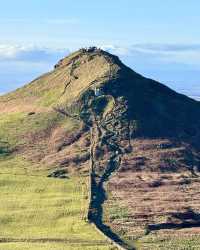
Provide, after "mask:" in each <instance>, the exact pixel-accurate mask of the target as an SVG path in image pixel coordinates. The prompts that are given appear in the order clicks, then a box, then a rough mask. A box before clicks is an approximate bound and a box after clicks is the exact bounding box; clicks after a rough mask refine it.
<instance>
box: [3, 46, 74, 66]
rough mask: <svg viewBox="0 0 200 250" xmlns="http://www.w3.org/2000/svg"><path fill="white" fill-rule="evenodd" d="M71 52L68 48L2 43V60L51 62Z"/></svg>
mask: <svg viewBox="0 0 200 250" xmlns="http://www.w3.org/2000/svg"><path fill="white" fill-rule="evenodd" d="M68 54H69V50H68V49H66V50H65V49H51V48H43V47H38V46H34V45H29V46H20V45H5V44H0V61H1V62H2V61H13V62H15V61H27V62H45V61H47V62H49V61H55V60H59V59H60V58H61V57H63V56H66V55H68Z"/></svg>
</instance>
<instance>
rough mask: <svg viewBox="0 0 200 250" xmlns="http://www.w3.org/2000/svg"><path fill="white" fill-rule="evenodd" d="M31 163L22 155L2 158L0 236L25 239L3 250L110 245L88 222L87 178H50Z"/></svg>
mask: <svg viewBox="0 0 200 250" xmlns="http://www.w3.org/2000/svg"><path fill="white" fill-rule="evenodd" d="M29 164H30V163H28V162H25V161H24V160H23V159H21V158H20V157H16V158H10V157H8V158H4V159H2V158H1V160H0V192H1V200H2V201H3V202H1V204H0V220H1V224H0V238H1V239H8V241H9V239H10V240H11V241H12V240H14V239H18V240H19V241H21V242H18V243H16V242H15V243H12V242H10V243H1V244H0V249H2V250H4V249H48V250H49V249H59V250H61V249H79V248H80V249H109V247H108V245H109V244H108V242H106V241H105V239H104V238H103V236H101V235H99V234H98V233H97V232H96V231H95V230H94V228H93V227H92V226H91V225H89V224H88V223H87V222H86V213H87V206H88V200H87V177H80V176H72V177H70V178H69V179H67V180H58V179H52V178H47V177H46V171H44V170H39V169H40V168H35V169H37V170H32V171H28V172H27V168H28V165H29ZM38 167H39V166H38ZM80 184H81V185H80ZM33 239H35V240H36V242H34V243H30V242H28V241H29V240H33ZM38 239H45V240H44V241H43V243H42V242H37V241H38ZM48 240H53V241H54V240H55V242H48ZM26 241H27V242H26ZM56 241H58V242H57V243H56ZM59 241H60V242H59ZM62 241H63V242H62ZM90 247H91V248H90Z"/></svg>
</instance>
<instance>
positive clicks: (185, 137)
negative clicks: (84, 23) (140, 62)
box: [0, 47, 200, 250]
mask: <svg viewBox="0 0 200 250" xmlns="http://www.w3.org/2000/svg"><path fill="white" fill-rule="evenodd" d="M0 116H1V122H0V154H1V155H3V157H23V158H24V159H25V160H26V161H28V162H29V163H30V167H29V168H27V171H32V170H33V169H34V168H37V167H38V166H40V168H42V169H43V170H45V171H46V170H48V174H47V175H48V176H49V177H50V178H63V179H66V180H65V181H66V182H67V181H68V178H71V176H76V175H80V176H87V177H88V186H87V191H88V211H87V221H89V222H90V223H93V224H94V225H95V227H96V229H97V230H99V231H101V232H103V234H104V235H105V237H107V238H109V239H110V240H111V241H112V242H113V244H116V246H118V247H122V248H123V249H152V250H153V249H178V248H177V247H178V246H180V244H183V243H184V242H187V244H189V243H188V242H190V243H191V244H193V245H194V246H195V244H197V242H199V244H200V237H199V236H198V234H199V233H200V203H199V199H200V193H199V189H200V175H199V171H200V154H199V153H200V152H199V151H200V103H199V102H197V101H195V100H193V99H191V98H189V97H187V96H184V95H181V94H178V93H176V92H175V91H173V90H171V89H170V88H168V87H166V86H165V85H163V84H161V83H159V82H156V81H154V80H151V79H148V78H145V77H143V76H142V75H140V74H138V73H136V72H134V71H133V70H132V69H130V68H128V67H127V66H125V65H124V64H123V63H122V62H121V61H120V59H119V58H118V57H117V56H114V55H112V54H110V53H108V52H106V51H103V50H101V49H97V48H95V47H92V48H88V49H80V50H79V51H77V52H75V53H72V54H71V55H69V56H68V57H66V58H64V59H62V60H60V61H59V62H58V63H57V64H56V65H55V67H54V69H53V70H52V71H51V72H49V73H47V74H45V75H43V76H41V77H39V78H37V79H36V80H34V81H33V82H31V83H30V84H28V85H26V86H24V87H23V88H20V89H18V90H16V91H14V92H12V93H9V94H7V95H5V96H2V97H0ZM36 166H37V167H36ZM66 195H67V193H66ZM177 229H178V230H177ZM191 239H192V240H191ZM180 242H181V243H180ZM192 242H193V243H192ZM195 242H196V243H195ZM185 244H186V243H185ZM193 245H191V246H193ZM170 247H171V248H170ZM180 249H182V248H180ZM194 249H196V248H194Z"/></svg>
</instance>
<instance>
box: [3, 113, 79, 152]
mask: <svg viewBox="0 0 200 250" xmlns="http://www.w3.org/2000/svg"><path fill="white" fill-rule="evenodd" d="M56 126H60V127H63V128H64V129H65V130H66V131H67V132H70V131H72V130H73V129H76V128H78V124H76V121H75V120H71V119H70V118H65V117H64V116H62V115H60V114H58V113H57V112H54V111H51V112H41V113H35V114H34V115H28V114H27V113H25V112H16V113H7V114H0V149H1V150H0V152H1V151H4V148H3V146H5V145H6V147H9V148H11V149H12V148H13V147H15V146H17V145H23V144H26V143H27V142H28V143H29V141H27V140H28V136H27V135H31V134H32V135H33V134H34V135H37V134H41V133H46V134H47V135H48V132H49V131H50V130H51V129H52V128H53V127H56ZM0 154H1V153H0Z"/></svg>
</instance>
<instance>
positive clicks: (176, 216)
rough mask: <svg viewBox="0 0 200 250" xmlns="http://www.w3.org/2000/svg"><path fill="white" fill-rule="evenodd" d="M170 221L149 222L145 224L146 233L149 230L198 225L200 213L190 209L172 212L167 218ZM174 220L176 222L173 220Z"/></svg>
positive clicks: (199, 225)
mask: <svg viewBox="0 0 200 250" xmlns="http://www.w3.org/2000/svg"><path fill="white" fill-rule="evenodd" d="M169 220H171V222H170V221H169V222H166V223H160V224H150V225H148V226H147V234H148V233H150V232H151V231H157V230H163V229H184V228H192V227H200V213H196V212H194V211H193V210H192V209H188V211H186V212H183V213H172V214H171V217H170V218H169ZM173 220H175V221H176V222H173Z"/></svg>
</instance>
